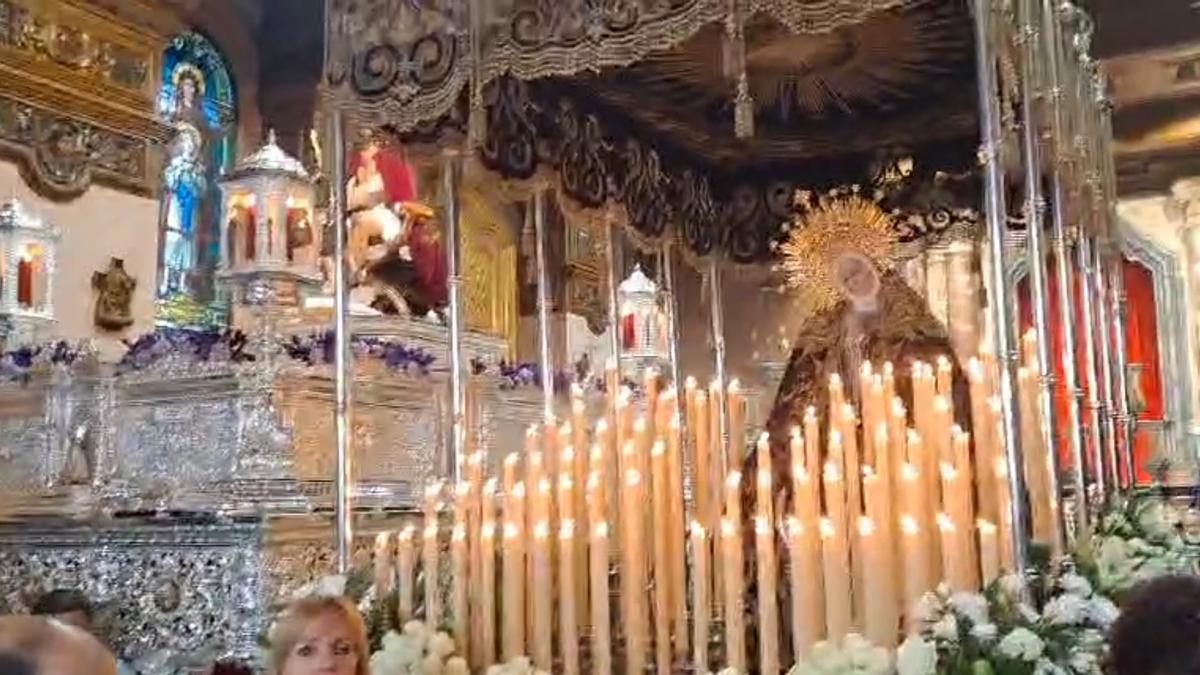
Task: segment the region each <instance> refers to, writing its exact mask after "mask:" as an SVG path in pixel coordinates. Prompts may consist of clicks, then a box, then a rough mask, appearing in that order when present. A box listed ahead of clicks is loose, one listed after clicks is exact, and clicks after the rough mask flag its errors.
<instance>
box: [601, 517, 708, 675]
mask: <svg viewBox="0 0 1200 675" xmlns="http://www.w3.org/2000/svg"><path fill="white" fill-rule="evenodd" d="M706 535H707V533H706V532H705V531H704V526H703V525H701V524H700V523H699V522H698V521H692V578H693V579H694V580H695V581H694V583H693V584H692V616H693V621H692V655H693V656H692V658H693V661H694V665H695V668H696V672H697V673H707V672H709V670H708V630H709V628H708V624H709V611H710V607H711V603H712V601H711V600H710V599H709V588H710V585H709V583H708V578H709V575H710V574H711V571H710V570H709V562H708V541H707V536H706ZM597 675H600V674H599V673H597Z"/></svg>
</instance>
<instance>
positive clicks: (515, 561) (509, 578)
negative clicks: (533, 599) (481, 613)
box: [501, 483, 526, 663]
mask: <svg viewBox="0 0 1200 675" xmlns="http://www.w3.org/2000/svg"><path fill="white" fill-rule="evenodd" d="M504 505H505V511H506V513H505V518H506V519H507V522H506V523H505V524H504V551H503V553H504V561H503V565H504V569H503V570H502V575H503V576H502V583H503V584H504V586H503V588H502V593H503V595H502V596H501V602H502V603H503V608H504V624H503V630H502V633H503V639H502V641H501V643H502V645H501V646H502V648H501V658H502V659H503V660H504V661H505V663H507V662H509V661H511V660H512V659H515V658H517V657H518V656H523V655H524V654H525V653H526V652H525V600H526V597H525V537H524V535H523V530H524V529H525V526H524V523H525V513H524V512H525V485H524V483H517V484H516V485H515V486H513V490H512V492H510V493H509V495H508V496H506V497H505V501H504Z"/></svg>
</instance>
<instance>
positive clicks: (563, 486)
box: [558, 473, 575, 492]
mask: <svg viewBox="0 0 1200 675" xmlns="http://www.w3.org/2000/svg"><path fill="white" fill-rule="evenodd" d="M573 489H575V481H573V480H571V476H570V475H569V474H565V473H564V474H563V475H561V476H559V477H558V491H559V492H570V491H571V490H573Z"/></svg>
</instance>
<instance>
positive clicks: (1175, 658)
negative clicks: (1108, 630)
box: [1109, 576, 1200, 675]
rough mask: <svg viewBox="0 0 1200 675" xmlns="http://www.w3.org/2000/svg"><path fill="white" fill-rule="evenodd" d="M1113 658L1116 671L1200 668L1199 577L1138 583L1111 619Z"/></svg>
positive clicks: (1171, 673) (1169, 673) (1184, 672)
mask: <svg viewBox="0 0 1200 675" xmlns="http://www.w3.org/2000/svg"><path fill="white" fill-rule="evenodd" d="M1109 659H1110V665H1111V673H1112V675H1196V674H1197V673H1200V577H1195V576H1169V577H1161V578H1158V579H1154V580H1151V581H1147V582H1145V583H1143V584H1141V585H1140V586H1138V587H1137V588H1135V589H1134V591H1133V593H1132V594H1131V595H1130V597H1129V599H1128V601H1127V602H1126V603H1125V605H1124V606H1123V607H1122V608H1121V616H1120V617H1119V618H1118V619H1117V622H1116V623H1115V624H1113V628H1112V635H1111V651H1110V653H1109Z"/></svg>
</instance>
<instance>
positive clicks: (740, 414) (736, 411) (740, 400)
mask: <svg viewBox="0 0 1200 675" xmlns="http://www.w3.org/2000/svg"><path fill="white" fill-rule="evenodd" d="M728 395H729V465H728V466H729V467H730V468H733V467H739V466H742V464H743V463H744V462H745V457H744V455H745V445H746V407H745V406H746V397H745V395H744V394H743V393H742V383H741V382H739V381H738V380H737V379H734V380H733V381H732V382H730V383H729V394H728Z"/></svg>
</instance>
